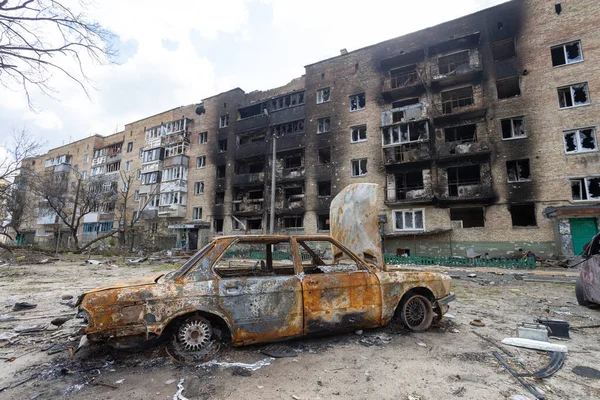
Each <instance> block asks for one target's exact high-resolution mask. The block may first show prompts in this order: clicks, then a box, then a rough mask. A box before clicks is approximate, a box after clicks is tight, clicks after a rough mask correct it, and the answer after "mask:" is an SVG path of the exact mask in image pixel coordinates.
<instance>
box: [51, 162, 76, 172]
mask: <svg viewBox="0 0 600 400" xmlns="http://www.w3.org/2000/svg"><path fill="white" fill-rule="evenodd" d="M72 169H73V168H72V167H71V166H70V165H69V164H58V165H55V166H54V173H59V172H64V173H67V174H68V173H69V172H70V171H71V170H72Z"/></svg>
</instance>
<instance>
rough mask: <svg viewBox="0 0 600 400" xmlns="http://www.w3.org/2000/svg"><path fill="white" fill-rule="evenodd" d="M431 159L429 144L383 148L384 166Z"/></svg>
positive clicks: (409, 144) (415, 143)
mask: <svg viewBox="0 0 600 400" xmlns="http://www.w3.org/2000/svg"><path fill="white" fill-rule="evenodd" d="M430 159H431V152H430V145H429V142H412V143H405V144H401V145H396V146H390V147H384V148H383V161H384V163H385V165H386V166H388V165H394V164H403V163H410V162H418V161H427V160H430Z"/></svg>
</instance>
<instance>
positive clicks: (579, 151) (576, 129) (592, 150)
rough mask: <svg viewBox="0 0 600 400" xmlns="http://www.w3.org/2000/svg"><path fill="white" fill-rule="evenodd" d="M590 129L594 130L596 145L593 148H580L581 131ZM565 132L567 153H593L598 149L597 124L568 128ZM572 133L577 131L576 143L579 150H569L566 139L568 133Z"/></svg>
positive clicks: (564, 142)
mask: <svg viewBox="0 0 600 400" xmlns="http://www.w3.org/2000/svg"><path fill="white" fill-rule="evenodd" d="M588 129H590V130H591V131H592V136H593V137H594V144H595V145H596V146H595V147H594V148H593V149H591V150H580V149H579V147H580V145H581V139H580V133H581V131H585V130H588ZM562 133H563V144H564V146H565V154H585V153H593V152H595V151H598V135H597V134H596V127H595V126H586V127H584V128H575V129H568V130H565V131H563V132H562ZM570 133H575V137H576V140H575V144H576V145H577V148H578V149H577V150H575V151H568V150H567V142H566V141H565V137H566V135H567V134H570Z"/></svg>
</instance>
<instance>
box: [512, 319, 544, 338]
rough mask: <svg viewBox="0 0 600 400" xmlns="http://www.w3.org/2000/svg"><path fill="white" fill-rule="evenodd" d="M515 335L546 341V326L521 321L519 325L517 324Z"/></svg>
mask: <svg viewBox="0 0 600 400" xmlns="http://www.w3.org/2000/svg"><path fill="white" fill-rule="evenodd" d="M517 337H519V338H522V339H531V340H539V341H541V342H547V341H548V328H547V327H546V326H545V325H542V324H537V323H532V322H521V323H520V324H519V325H517Z"/></svg>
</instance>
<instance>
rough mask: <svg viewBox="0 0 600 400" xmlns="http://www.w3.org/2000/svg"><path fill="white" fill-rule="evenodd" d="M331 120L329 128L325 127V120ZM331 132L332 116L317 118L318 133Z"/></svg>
mask: <svg viewBox="0 0 600 400" xmlns="http://www.w3.org/2000/svg"><path fill="white" fill-rule="evenodd" d="M327 120H328V121H329V129H325V128H326V127H325V121H327ZM329 132H331V117H323V118H319V119H317V134H321V133H329Z"/></svg>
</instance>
